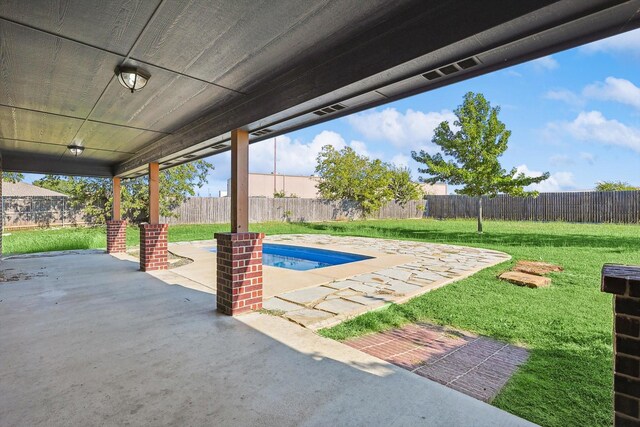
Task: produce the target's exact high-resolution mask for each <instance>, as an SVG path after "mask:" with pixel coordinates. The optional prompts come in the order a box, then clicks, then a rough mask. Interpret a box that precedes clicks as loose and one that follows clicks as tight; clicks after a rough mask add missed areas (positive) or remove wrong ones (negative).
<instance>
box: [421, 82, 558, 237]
mask: <svg viewBox="0 0 640 427" xmlns="http://www.w3.org/2000/svg"><path fill="white" fill-rule="evenodd" d="M454 113H455V115H456V117H457V119H456V120H455V121H454V122H453V125H454V126H455V129H454V130H452V129H451V126H450V125H449V122H447V121H444V122H442V123H440V124H439V125H438V127H437V128H436V130H435V132H434V136H433V139H432V142H433V143H434V144H436V145H438V146H439V147H440V148H441V150H442V152H443V153H444V154H445V155H446V156H449V160H445V159H444V158H443V156H442V154H441V153H436V154H429V153H427V152H425V151H424V150H422V151H420V153H416V152H415V151H413V152H412V153H411V156H412V157H413V159H414V160H415V161H416V162H418V163H422V164H424V165H425V166H426V167H425V168H420V169H418V171H419V172H420V173H423V174H427V175H429V177H428V178H421V180H422V181H423V182H427V183H430V184H435V183H436V182H438V181H445V182H447V183H449V184H451V185H462V188H460V189H457V190H456V193H458V194H464V195H467V196H472V197H477V198H478V232H479V233H482V196H488V197H495V196H496V195H498V194H500V193H503V194H509V195H512V196H518V197H525V196H534V197H535V196H537V195H538V192H537V191H525V190H524V188H523V187H525V186H527V185H530V184H534V183H538V182H542V181H544V180H545V179H547V178H549V173H548V172H545V173H544V174H542V176H539V177H527V176H525V175H524V174H523V173H518V172H517V169H516V168H512V169H511V170H510V171H509V172H507V171H506V170H505V169H503V168H502V166H501V165H500V162H499V160H498V159H499V157H500V156H502V154H503V153H504V152H505V150H506V149H507V144H508V141H509V137H510V136H511V131H509V130H507V128H506V126H505V124H504V123H502V122H501V121H500V120H499V119H498V114H499V113H500V107H493V108H492V107H491V104H490V103H489V102H488V101H487V100H486V99H485V97H484V95H482V94H480V93H478V94H474V93H473V92H469V93H467V94H466V95H465V96H464V102H463V103H462V105H460V106H458V108H456V110H455V111H454Z"/></svg>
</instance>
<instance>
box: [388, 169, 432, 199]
mask: <svg viewBox="0 0 640 427" xmlns="http://www.w3.org/2000/svg"><path fill="white" fill-rule="evenodd" d="M389 173H390V177H389V188H390V189H391V192H392V193H393V200H394V201H395V202H396V203H398V204H399V205H400V206H404V205H406V204H407V203H408V202H410V201H411V200H419V199H421V198H422V197H424V191H422V187H420V184H418V183H416V182H413V181H412V180H411V171H410V170H409V168H400V167H396V166H390V168H389Z"/></svg>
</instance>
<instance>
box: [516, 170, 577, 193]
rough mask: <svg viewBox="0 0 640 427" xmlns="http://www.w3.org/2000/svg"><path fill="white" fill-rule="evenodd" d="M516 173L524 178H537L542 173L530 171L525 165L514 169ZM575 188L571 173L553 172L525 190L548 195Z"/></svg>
mask: <svg viewBox="0 0 640 427" xmlns="http://www.w3.org/2000/svg"><path fill="white" fill-rule="evenodd" d="M516 169H517V170H518V173H523V174H525V176H530V177H537V176H541V175H542V172H540V171H536V170H531V169H529V167H528V166H527V165H520V166H518V167H517V168H516ZM574 187H575V181H574V179H573V174H572V173H571V172H564V171H563V172H554V173H552V174H551V176H550V177H549V178H548V179H545V180H544V181H542V182H540V183H537V184H531V185H529V186H527V187H526V189H527V190H535V191H540V192H543V193H549V192H554V191H563V190H568V189H571V188H574Z"/></svg>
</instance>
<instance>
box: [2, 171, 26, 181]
mask: <svg viewBox="0 0 640 427" xmlns="http://www.w3.org/2000/svg"><path fill="white" fill-rule="evenodd" d="M23 179H24V175H23V174H21V173H18V172H2V181H4V182H14V183H15V182H21V181H22V180H23Z"/></svg>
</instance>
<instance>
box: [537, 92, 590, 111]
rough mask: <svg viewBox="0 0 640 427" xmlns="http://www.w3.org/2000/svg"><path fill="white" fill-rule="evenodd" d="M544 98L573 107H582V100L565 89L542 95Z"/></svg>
mask: <svg viewBox="0 0 640 427" xmlns="http://www.w3.org/2000/svg"><path fill="white" fill-rule="evenodd" d="M544 98H546V99H552V100H554V101H561V102H564V103H566V104H568V105H571V106H574V107H581V106H583V105H584V99H582V97H580V96H578V95H576V94H575V93H573V92H571V91H570V90H567V89H557V90H550V91H548V92H547V93H545V94H544Z"/></svg>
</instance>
